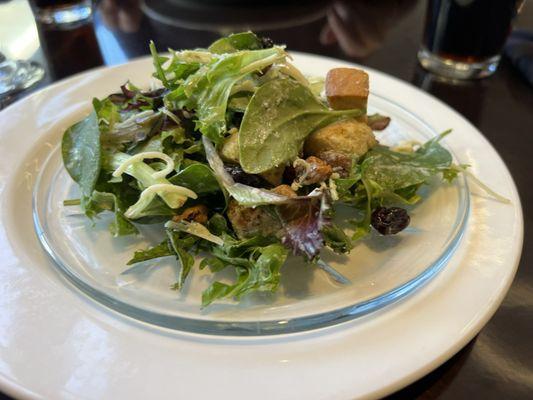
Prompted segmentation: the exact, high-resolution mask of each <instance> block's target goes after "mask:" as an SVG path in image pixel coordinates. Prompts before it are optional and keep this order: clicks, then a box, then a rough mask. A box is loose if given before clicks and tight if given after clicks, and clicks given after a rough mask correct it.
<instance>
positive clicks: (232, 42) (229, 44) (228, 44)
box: [207, 32, 263, 54]
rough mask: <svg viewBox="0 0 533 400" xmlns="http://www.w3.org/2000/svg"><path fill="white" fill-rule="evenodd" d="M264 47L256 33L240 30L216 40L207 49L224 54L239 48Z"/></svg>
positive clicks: (256, 48)
mask: <svg viewBox="0 0 533 400" xmlns="http://www.w3.org/2000/svg"><path fill="white" fill-rule="evenodd" d="M262 48H263V45H262V43H261V39H259V38H258V37H257V35H256V34H255V33H253V32H240V33H233V34H231V35H229V36H226V37H223V38H220V39H218V40H216V41H215V42H213V43H212V44H211V46H209V47H208V48H207V50H209V51H210V52H211V53H215V54H224V53H235V52H236V51H239V50H259V49H262Z"/></svg>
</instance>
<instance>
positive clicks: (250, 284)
mask: <svg viewBox="0 0 533 400" xmlns="http://www.w3.org/2000/svg"><path fill="white" fill-rule="evenodd" d="M217 257H218V258H219V260H221V262H218V263H213V262H212V261H208V262H206V264H208V265H216V267H215V268H217V269H222V268H223V265H224V264H227V265H238V266H237V267H236V268H235V272H236V273H237V281H236V283H234V284H232V285H230V284H226V283H223V282H218V281H217V282H213V283H212V284H211V285H210V286H209V287H208V288H207V289H206V290H205V291H204V292H203V293H202V307H207V306H208V305H209V304H211V303H212V302H213V301H215V300H217V299H221V298H224V297H229V296H233V297H236V298H237V299H239V298H241V297H242V296H244V295H246V294H248V293H251V292H253V291H271V292H273V291H275V290H276V289H277V288H278V286H279V279H280V269H281V266H282V265H283V264H284V263H285V260H286V258H287V249H286V248H285V247H284V246H283V245H281V244H279V243H275V244H270V245H268V246H265V247H252V248H251V251H250V253H249V258H248V259H244V258H237V257H235V258H231V257H225V258H224V259H222V258H221V257H220V256H217Z"/></svg>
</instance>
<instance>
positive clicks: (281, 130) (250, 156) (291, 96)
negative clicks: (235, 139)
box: [239, 78, 364, 174]
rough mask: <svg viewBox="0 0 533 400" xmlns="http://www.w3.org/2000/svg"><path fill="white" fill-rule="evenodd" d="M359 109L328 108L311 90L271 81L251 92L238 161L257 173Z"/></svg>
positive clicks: (288, 81) (279, 162) (359, 112)
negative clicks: (253, 92)
mask: <svg viewBox="0 0 533 400" xmlns="http://www.w3.org/2000/svg"><path fill="white" fill-rule="evenodd" d="M363 114H364V111H363V110H345V111H344V110H341V111H332V110H329V109H328V108H327V107H326V106H325V105H324V104H323V103H322V102H321V101H320V100H319V99H318V98H317V97H316V96H315V95H313V93H312V92H311V90H310V89H309V88H308V87H306V86H304V85H302V84H301V83H298V82H296V81H294V80H292V79H289V78H280V79H276V80H271V81H268V82H266V83H265V84H263V85H262V86H260V87H259V89H257V91H256V92H255V94H254V95H253V97H252V99H251V100H250V103H249V104H248V107H247V109H246V112H245V113H244V117H243V120H242V124H241V127H240V131H239V153H240V154H239V156H240V163H241V166H242V168H243V169H244V171H245V172H247V173H250V174H258V173H261V172H265V171H267V170H269V169H271V168H274V167H276V166H279V165H282V164H284V163H286V162H289V161H292V160H294V159H295V158H296V157H297V156H298V154H299V153H300V151H301V149H302V146H303V143H304V140H305V139H306V137H307V136H308V135H309V134H310V133H311V132H312V131H314V130H315V129H317V128H319V127H321V126H323V125H326V124H328V123H331V122H333V121H335V120H337V119H339V118H343V117H357V116H360V115H363Z"/></svg>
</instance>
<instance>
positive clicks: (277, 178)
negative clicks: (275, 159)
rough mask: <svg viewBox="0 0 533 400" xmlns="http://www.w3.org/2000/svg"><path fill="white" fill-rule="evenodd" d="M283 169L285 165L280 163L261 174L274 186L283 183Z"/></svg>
mask: <svg viewBox="0 0 533 400" xmlns="http://www.w3.org/2000/svg"><path fill="white" fill-rule="evenodd" d="M283 171H285V165H280V166H278V167H274V168H271V169H269V170H268V171H265V172H261V173H260V174H259V176H260V177H261V178H263V179H264V180H265V181H267V182H268V183H270V184H271V185H273V186H277V185H279V184H280V183H281V180H282V178H283Z"/></svg>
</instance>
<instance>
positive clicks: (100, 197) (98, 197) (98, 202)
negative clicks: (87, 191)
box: [83, 190, 139, 236]
mask: <svg viewBox="0 0 533 400" xmlns="http://www.w3.org/2000/svg"><path fill="white" fill-rule="evenodd" d="M83 208H84V211H85V214H86V215H87V216H88V217H89V218H92V217H94V216H96V214H99V213H100V212H102V211H104V210H107V211H112V212H113V213H114V221H113V222H111V224H110V225H109V231H110V232H111V234H112V235H113V236H126V235H132V234H136V233H139V231H138V230H137V228H136V227H135V225H133V224H132V223H131V222H130V221H128V219H127V218H126V217H125V216H124V212H125V211H126V209H127V206H125V205H124V203H123V202H122V201H121V199H120V197H119V196H116V195H115V194H114V193H108V192H99V191H96V190H95V191H93V193H92V195H91V196H90V197H89V198H87V200H86V201H85V202H84V204H83Z"/></svg>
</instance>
